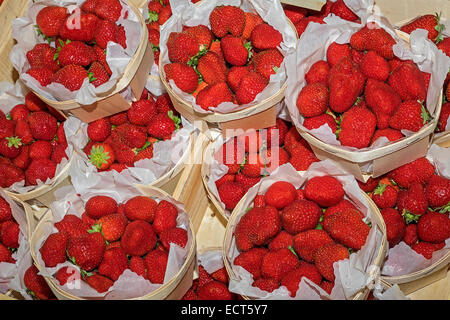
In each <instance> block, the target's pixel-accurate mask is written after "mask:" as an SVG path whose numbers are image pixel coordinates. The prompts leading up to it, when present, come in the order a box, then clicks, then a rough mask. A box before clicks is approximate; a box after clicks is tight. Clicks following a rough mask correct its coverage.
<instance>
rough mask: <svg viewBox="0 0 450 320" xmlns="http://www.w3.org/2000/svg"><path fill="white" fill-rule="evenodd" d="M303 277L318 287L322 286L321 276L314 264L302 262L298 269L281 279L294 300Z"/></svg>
mask: <svg viewBox="0 0 450 320" xmlns="http://www.w3.org/2000/svg"><path fill="white" fill-rule="evenodd" d="M303 277H305V278H307V279H309V280H311V281H312V282H314V283H315V284H317V285H320V283H321V281H322V276H321V274H320V273H319V271H318V270H317V268H316V267H315V266H314V265H313V264H309V263H307V262H304V261H301V262H300V264H299V266H298V267H297V268H296V269H294V270H292V271H290V272H288V273H287V274H286V275H285V276H284V277H283V278H282V279H281V285H282V286H285V287H286V288H287V289H288V290H289V293H290V296H291V297H293V298H294V297H295V296H296V294H297V290H298V287H299V285H300V281H301V280H302V279H303Z"/></svg>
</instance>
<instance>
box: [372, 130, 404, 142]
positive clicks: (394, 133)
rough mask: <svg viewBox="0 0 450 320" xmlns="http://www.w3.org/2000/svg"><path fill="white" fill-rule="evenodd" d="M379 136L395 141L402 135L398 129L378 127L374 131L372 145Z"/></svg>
mask: <svg viewBox="0 0 450 320" xmlns="http://www.w3.org/2000/svg"><path fill="white" fill-rule="evenodd" d="M381 137H386V138H387V139H388V140H389V141H391V142H393V141H397V140H400V139H402V138H403V137H404V135H403V133H401V132H400V131H399V130H396V129H391V128H386V129H378V130H376V131H375V133H374V134H373V137H372V145H373V144H374V143H375V141H377V140H378V139H379V138H381Z"/></svg>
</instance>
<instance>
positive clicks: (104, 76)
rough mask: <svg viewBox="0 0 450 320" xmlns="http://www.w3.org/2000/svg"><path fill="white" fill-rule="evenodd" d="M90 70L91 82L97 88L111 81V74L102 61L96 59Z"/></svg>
mask: <svg viewBox="0 0 450 320" xmlns="http://www.w3.org/2000/svg"><path fill="white" fill-rule="evenodd" d="M88 72H89V82H90V83H91V84H93V85H94V87H96V88H97V87H99V86H101V85H102V84H104V83H106V82H108V81H109V74H108V72H107V71H106V69H105V67H104V66H103V64H101V63H100V62H97V61H94V62H93V63H92V64H91V66H90V67H89V70H88Z"/></svg>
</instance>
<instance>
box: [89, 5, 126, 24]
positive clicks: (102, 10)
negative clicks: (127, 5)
mask: <svg viewBox="0 0 450 320" xmlns="http://www.w3.org/2000/svg"><path fill="white" fill-rule="evenodd" d="M94 12H95V14H96V15H97V16H98V17H99V18H101V19H105V20H109V21H112V22H116V21H117V20H119V18H120V16H121V14H122V5H121V4H120V1H119V0H97V3H96V4H95V9H94Z"/></svg>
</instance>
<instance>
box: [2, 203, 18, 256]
mask: <svg viewBox="0 0 450 320" xmlns="http://www.w3.org/2000/svg"><path fill="white" fill-rule="evenodd" d="M19 233H20V228H19V224H18V223H17V222H16V220H15V219H14V217H13V215H12V213H11V207H10V205H9V203H8V202H7V201H6V200H5V199H4V198H3V197H1V196H0V262H8V263H16V261H15V260H14V258H13V257H12V253H14V252H15V251H16V250H17V249H18V248H19Z"/></svg>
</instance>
